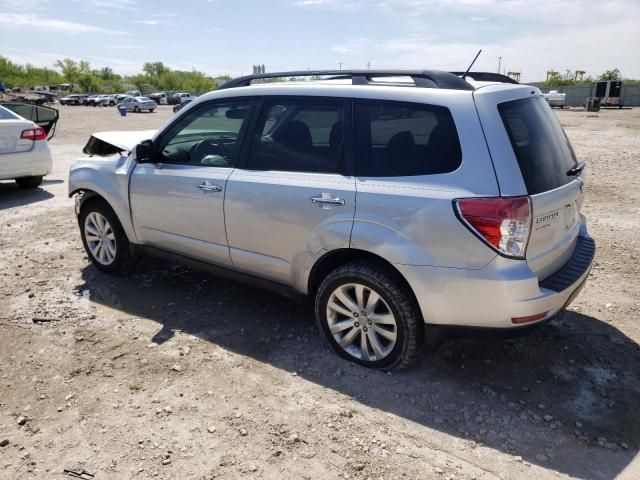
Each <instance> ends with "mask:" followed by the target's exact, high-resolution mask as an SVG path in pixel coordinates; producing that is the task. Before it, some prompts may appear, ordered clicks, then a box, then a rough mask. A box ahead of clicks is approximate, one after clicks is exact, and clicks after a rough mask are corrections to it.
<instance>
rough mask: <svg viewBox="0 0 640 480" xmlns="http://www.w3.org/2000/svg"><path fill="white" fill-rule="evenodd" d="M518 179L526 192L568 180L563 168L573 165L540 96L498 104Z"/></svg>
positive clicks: (560, 132)
mask: <svg viewBox="0 0 640 480" xmlns="http://www.w3.org/2000/svg"><path fill="white" fill-rule="evenodd" d="M498 111H499V112H500V116H501V117H502V122H503V123H504V126H505V128H506V129H507V133H508V134H509V139H510V140H511V146H512V147H513V151H514V153H515V155H516V158H517V159H518V165H519V166H520V171H521V172H522V178H523V179H524V183H525V185H526V187H527V192H528V193H529V194H530V195H534V194H536V193H541V192H546V191H548V190H553V189H554V188H558V187H561V186H562V185H565V184H567V183H569V182H570V181H571V180H573V179H574V178H575V177H571V176H568V175H567V171H569V170H570V169H571V168H573V167H575V166H576V164H577V161H576V157H575V154H574V153H573V149H572V148H571V145H570V143H569V139H568V138H567V136H566V135H565V134H564V130H562V127H561V126H560V123H559V122H558V120H557V119H556V117H555V115H554V114H553V112H552V111H551V108H549V106H548V105H547V103H546V102H545V100H544V99H543V98H541V97H536V98H523V99H520V100H512V101H510V102H504V103H501V104H499V105H498Z"/></svg>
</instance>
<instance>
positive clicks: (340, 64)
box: [338, 62, 342, 70]
mask: <svg viewBox="0 0 640 480" xmlns="http://www.w3.org/2000/svg"><path fill="white" fill-rule="evenodd" d="M338 65H339V66H340V68H339V70H342V62H338Z"/></svg>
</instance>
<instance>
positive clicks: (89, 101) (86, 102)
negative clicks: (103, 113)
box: [82, 93, 98, 105]
mask: <svg viewBox="0 0 640 480" xmlns="http://www.w3.org/2000/svg"><path fill="white" fill-rule="evenodd" d="M97 97H98V95H97V94H95V93H92V94H89V95H85V96H84V98H83V99H82V104H83V105H93V101H94V99H95V98H97Z"/></svg>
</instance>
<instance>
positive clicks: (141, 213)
mask: <svg viewBox="0 0 640 480" xmlns="http://www.w3.org/2000/svg"><path fill="white" fill-rule="evenodd" d="M250 108H251V101H249V100H225V101H219V102H214V103H207V104H204V105H202V106H200V107H198V108H196V109H194V110H193V111H190V112H188V113H187V114H186V115H183V116H182V117H181V118H180V119H179V120H178V121H177V122H175V123H174V124H173V125H172V126H171V127H169V129H167V130H166V131H165V132H164V133H162V134H161V135H160V136H159V137H158V138H157V139H156V140H155V141H154V151H155V152H154V158H153V160H155V163H143V164H139V165H137V166H136V168H135V170H134V171H133V173H132V175H131V184H130V197H131V212H132V219H133V225H134V228H135V231H136V236H137V238H138V241H139V242H140V243H142V244H146V245H150V246H154V247H159V248H162V249H165V250H169V251H172V252H175V253H180V254H183V255H186V256H189V257H192V258H196V259H199V260H204V261H208V262H212V263H216V264H220V265H223V266H224V265H229V264H230V257H229V248H228V245H227V238H226V233H225V224H224V210H223V208H224V195H225V188H226V185H227V179H228V178H229V175H230V174H231V172H232V171H233V167H234V165H235V161H236V158H237V152H238V148H239V145H240V142H241V136H242V134H243V126H244V124H245V119H246V118H248V117H249V115H248V113H249V111H250Z"/></svg>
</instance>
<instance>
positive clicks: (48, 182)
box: [42, 178, 64, 185]
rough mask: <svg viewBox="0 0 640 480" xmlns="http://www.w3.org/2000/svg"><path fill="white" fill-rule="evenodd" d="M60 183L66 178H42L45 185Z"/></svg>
mask: <svg viewBox="0 0 640 480" xmlns="http://www.w3.org/2000/svg"><path fill="white" fill-rule="evenodd" d="M60 183H64V180H47V179H46V178H45V179H44V180H42V184H43V185H58V184H60Z"/></svg>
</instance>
